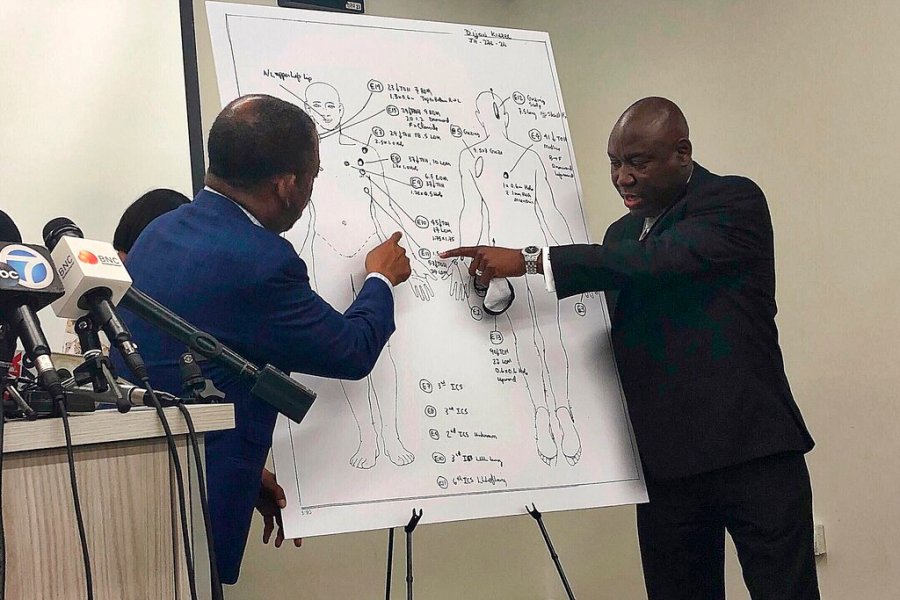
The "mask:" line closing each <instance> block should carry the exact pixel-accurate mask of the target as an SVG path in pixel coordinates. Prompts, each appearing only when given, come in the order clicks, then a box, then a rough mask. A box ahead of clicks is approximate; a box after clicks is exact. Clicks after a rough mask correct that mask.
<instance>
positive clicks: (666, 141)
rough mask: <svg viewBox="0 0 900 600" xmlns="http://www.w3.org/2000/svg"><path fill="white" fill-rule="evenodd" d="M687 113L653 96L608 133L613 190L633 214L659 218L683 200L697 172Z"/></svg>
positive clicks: (632, 108)
mask: <svg viewBox="0 0 900 600" xmlns="http://www.w3.org/2000/svg"><path fill="white" fill-rule="evenodd" d="M688 134H689V131H688V124H687V120H686V119H685V118H684V113H682V112H681V109H680V108H678V105H676V104H675V103H674V102H672V101H671V100H668V99H666V98H658V97H650V98H644V99H642V100H638V101H637V102H635V103H634V104H632V105H631V106H629V107H628V108H627V109H626V110H625V112H624V113H622V116H621V117H619V119H618V120H617V121H616V124H615V125H614V126H613V129H612V132H611V133H610V134H609V145H608V148H607V152H608V154H609V160H610V173H611V176H612V182H613V185H614V186H616V189H617V190H618V192H619V194H620V195H621V196H622V198H623V200H624V201H625V206H626V207H627V208H628V210H629V211H631V213H632V214H634V215H636V216H641V217H650V216H656V215H658V214H660V213H661V212H662V211H664V210H665V209H666V208H667V207H668V206H669V205H670V204H672V203H673V202H674V201H675V200H677V199H678V197H679V196H680V194H681V193H682V192H683V191H684V188H685V185H686V183H687V180H688V178H689V177H690V174H691V171H692V169H693V160H692V157H691V153H692V148H691V142H690V139H689V137H688Z"/></svg>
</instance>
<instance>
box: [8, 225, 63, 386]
mask: <svg viewBox="0 0 900 600" xmlns="http://www.w3.org/2000/svg"><path fill="white" fill-rule="evenodd" d="M62 295H63V287H62V284H61V283H60V280H59V278H58V277H57V275H56V269H54V268H53V262H52V261H51V260H50V256H49V254H48V252H47V250H46V248H41V247H40V246H33V245H31V244H23V243H22V236H21V234H20V233H19V229H18V228H17V227H16V225H15V223H13V221H12V219H10V218H9V216H8V215H6V213H2V214H0V322H3V323H6V324H7V328H8V330H9V331H8V332H7V335H6V336H5V337H6V338H7V339H5V340H4V341H3V342H2V345H3V346H4V347H3V354H4V356H3V357H2V358H3V359H4V362H7V361H5V359H6V358H7V357H6V354H9V350H10V344H13V343H14V341H15V339H16V338H18V339H20V340H21V341H22V346H23V348H24V349H25V354H26V356H28V358H29V359H30V360H31V362H33V363H34V366H35V368H36V369H37V372H38V380H39V381H40V383H41V385H42V386H43V388H44V389H45V390H47V391H48V392H49V393H50V395H51V396H52V397H53V399H54V400H62V399H64V398H65V392H64V391H63V387H62V384H61V383H60V379H59V375H58V374H57V372H56V369H55V368H54V366H53V361H52V360H51V359H50V344H49V343H48V342H47V338H46V337H45V336H44V332H43V330H42V329H41V323H40V320H38V317H37V315H36V314H35V313H36V311H38V310H40V309H42V308H44V307H45V306H47V305H48V304H50V303H52V302H53V301H55V300H56V299H58V298H60V297H61V296H62ZM10 337H11V339H9V338H10ZM12 348H13V349H14V346H12Z"/></svg>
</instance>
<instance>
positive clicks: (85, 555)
mask: <svg viewBox="0 0 900 600" xmlns="http://www.w3.org/2000/svg"><path fill="white" fill-rule="evenodd" d="M56 405H57V408H58V409H59V416H60V417H62V422H63V431H64V432H65V435H66V457H67V458H68V460H69V483H70V484H71V487H72V499H73V500H74V503H75V522H76V523H77V524H78V539H79V540H80V542H81V559H82V561H83V562H84V578H85V582H86V586H87V598H88V600H94V578H93V575H92V574H91V556H90V552H89V551H88V545H87V535H86V534H85V530H84V516H83V515H82V513H81V501H80V500H79V498H78V478H77V477H76V475H75V452H74V450H73V448H72V430H71V428H70V427H69V413H68V411H67V410H66V399H65V396H62V397H57V398H56Z"/></svg>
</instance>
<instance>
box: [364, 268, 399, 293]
mask: <svg viewBox="0 0 900 600" xmlns="http://www.w3.org/2000/svg"><path fill="white" fill-rule="evenodd" d="M373 278H374V279H380V280H381V281H383V282H384V283H385V284H386V285H387V286H388V289H389V290H390V291H391V295H392V296H393V295H394V284H393V283H391V280H390V279H388V278H387V277H385V276H384V275H382V274H381V273H369V274H368V275H366V281H368V280H369V279H373Z"/></svg>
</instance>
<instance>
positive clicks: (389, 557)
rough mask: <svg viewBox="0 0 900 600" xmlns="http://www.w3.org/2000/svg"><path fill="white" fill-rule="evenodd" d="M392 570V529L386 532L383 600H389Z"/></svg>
mask: <svg viewBox="0 0 900 600" xmlns="http://www.w3.org/2000/svg"><path fill="white" fill-rule="evenodd" d="M393 570H394V528H393V527H391V528H390V529H389V530H388V551H387V577H386V578H385V584H384V600H391V575H392V572H393Z"/></svg>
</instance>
